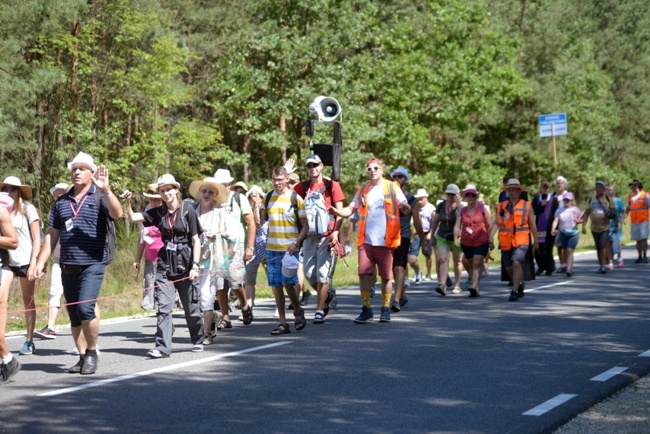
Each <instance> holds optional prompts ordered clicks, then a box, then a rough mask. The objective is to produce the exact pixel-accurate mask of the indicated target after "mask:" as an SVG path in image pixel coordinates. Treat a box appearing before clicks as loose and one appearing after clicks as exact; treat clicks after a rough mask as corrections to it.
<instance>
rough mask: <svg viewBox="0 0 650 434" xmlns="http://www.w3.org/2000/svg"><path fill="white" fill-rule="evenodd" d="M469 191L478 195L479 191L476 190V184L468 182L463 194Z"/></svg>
mask: <svg viewBox="0 0 650 434" xmlns="http://www.w3.org/2000/svg"><path fill="white" fill-rule="evenodd" d="M467 193H473V194H475V195H477V196H478V191H476V186H475V185H474V184H467V185H466V186H465V189H464V190H463V195H466V194H467Z"/></svg>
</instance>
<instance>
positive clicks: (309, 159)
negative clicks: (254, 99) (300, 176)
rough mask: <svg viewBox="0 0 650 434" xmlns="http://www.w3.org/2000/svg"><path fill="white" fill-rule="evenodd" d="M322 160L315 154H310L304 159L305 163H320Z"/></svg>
mask: <svg viewBox="0 0 650 434" xmlns="http://www.w3.org/2000/svg"><path fill="white" fill-rule="evenodd" d="M322 162H323V160H321V159H320V157H319V156H318V155H316V154H311V155H310V156H308V157H307V159H306V160H305V165H307V164H309V163H316V164H321V163H322Z"/></svg>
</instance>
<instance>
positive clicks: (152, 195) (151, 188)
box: [142, 182, 160, 199]
mask: <svg viewBox="0 0 650 434" xmlns="http://www.w3.org/2000/svg"><path fill="white" fill-rule="evenodd" d="M142 195H143V196H144V197H146V198H148V199H160V195H159V194H158V184H157V183H156V182H152V183H151V184H149V185H147V191H146V192H144V193H142Z"/></svg>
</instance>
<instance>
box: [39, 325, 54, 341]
mask: <svg viewBox="0 0 650 434" xmlns="http://www.w3.org/2000/svg"><path fill="white" fill-rule="evenodd" d="M34 334H35V335H36V336H38V337H39V338H41V339H56V332H55V331H54V330H52V329H51V328H49V327H43V328H42V329H40V330H37V331H35V332H34Z"/></svg>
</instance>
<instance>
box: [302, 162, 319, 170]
mask: <svg viewBox="0 0 650 434" xmlns="http://www.w3.org/2000/svg"><path fill="white" fill-rule="evenodd" d="M318 166H320V164H316V163H309V164H306V165H305V167H306V168H307V169H313V168H314V167H318Z"/></svg>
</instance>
